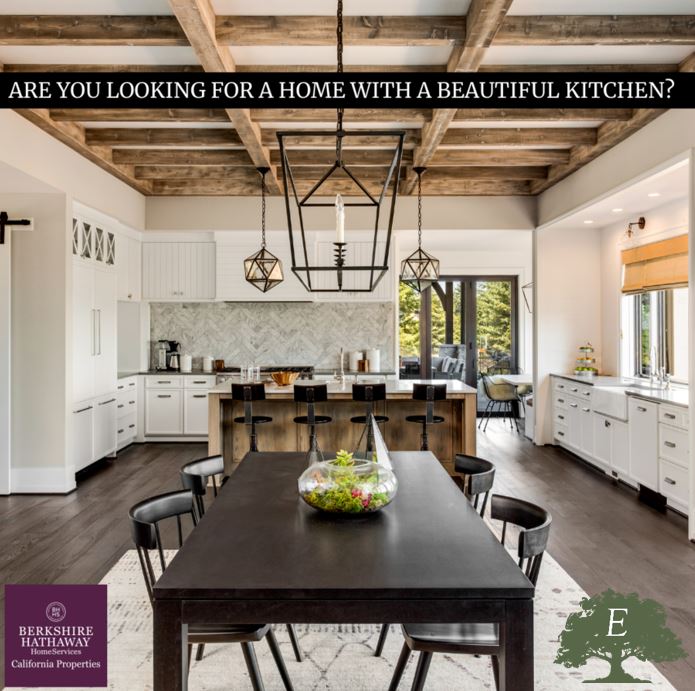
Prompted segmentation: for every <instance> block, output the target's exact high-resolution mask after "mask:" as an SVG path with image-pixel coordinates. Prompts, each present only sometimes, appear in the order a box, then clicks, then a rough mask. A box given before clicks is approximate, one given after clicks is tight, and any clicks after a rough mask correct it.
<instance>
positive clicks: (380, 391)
mask: <svg viewBox="0 0 695 691" xmlns="http://www.w3.org/2000/svg"><path fill="white" fill-rule="evenodd" d="M352 400H353V401H363V402H364V403H365V414H364V415H355V416H354V417H351V418H350V422H353V423H354V424H356V425H364V427H365V431H364V434H366V435H367V454H369V453H371V452H372V451H374V435H373V433H372V426H371V425H370V424H369V419H370V417H371V416H372V415H374V403H375V402H376V401H385V400H386V384H383V383H380V384H353V385H352ZM374 419H375V420H376V421H377V422H378V423H381V422H388V421H389V419H388V417H386V415H374Z"/></svg>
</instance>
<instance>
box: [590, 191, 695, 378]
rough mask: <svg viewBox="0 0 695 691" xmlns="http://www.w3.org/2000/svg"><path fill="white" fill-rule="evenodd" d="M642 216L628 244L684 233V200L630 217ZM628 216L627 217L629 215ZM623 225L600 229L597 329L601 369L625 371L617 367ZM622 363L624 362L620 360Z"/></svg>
mask: <svg viewBox="0 0 695 691" xmlns="http://www.w3.org/2000/svg"><path fill="white" fill-rule="evenodd" d="M642 215H644V217H645V219H646V221H647V227H646V228H645V229H644V230H642V231H638V233H639V234H638V236H637V241H636V242H635V243H633V244H632V246H637V245H644V244H647V243H649V242H656V241H658V240H665V239H666V238H669V237H674V236H676V235H683V234H684V233H687V232H688V200H687V199H680V200H678V201H675V202H671V203H669V204H665V205H664V206H660V207H658V208H656V209H651V210H649V211H645V212H642V211H640V210H639V209H636V210H635V212H634V214H633V215H632V217H634V218H635V219H637V218H639V217H640V216H642ZM632 217H631V218H632ZM625 228H626V224H625V223H624V222H620V223H614V224H612V225H609V226H606V227H604V228H602V229H601V231H600V235H601V332H602V341H603V348H602V352H601V356H602V366H603V367H602V372H604V373H605V374H621V373H622V374H625V371H621V367H620V351H621V343H622V339H621V310H620V306H621V302H622V293H621V292H620V291H621V280H622V262H621V259H620V253H621V251H622V250H623V249H624V248H625V243H624V235H625ZM624 364H625V363H624Z"/></svg>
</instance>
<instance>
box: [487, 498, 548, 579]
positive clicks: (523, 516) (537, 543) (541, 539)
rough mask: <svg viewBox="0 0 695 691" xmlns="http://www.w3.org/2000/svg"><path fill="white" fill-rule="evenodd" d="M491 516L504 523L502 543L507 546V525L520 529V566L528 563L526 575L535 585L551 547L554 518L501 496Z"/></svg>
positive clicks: (535, 508)
mask: <svg viewBox="0 0 695 691" xmlns="http://www.w3.org/2000/svg"><path fill="white" fill-rule="evenodd" d="M490 515H491V516H492V518H493V519H496V520H501V521H503V527H502V544H504V538H505V533H506V528H507V523H513V524H514V525H516V526H518V527H519V528H521V531H520V533H519V542H518V548H517V552H518V558H519V566H520V567H521V568H523V564H524V561H527V560H528V561H527V565H526V575H527V576H528V578H529V580H530V581H531V582H532V583H533V584H534V585H535V584H536V581H537V580H538V574H539V572H540V567H541V561H542V558H543V553H544V552H545V549H546V547H547V545H548V537H549V535H550V526H551V524H552V517H551V515H550V514H549V513H548V512H547V511H546V510H545V509H543V508H541V507H540V506H537V505H536V504H532V503H531V502H528V501H523V500H522V499H515V498H514V497H505V496H502V495H500V494H496V495H494V496H493V497H492V504H491V508H490Z"/></svg>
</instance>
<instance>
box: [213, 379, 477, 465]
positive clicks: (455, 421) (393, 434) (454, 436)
mask: <svg viewBox="0 0 695 691" xmlns="http://www.w3.org/2000/svg"><path fill="white" fill-rule="evenodd" d="M414 381H415V380H399V381H388V382H386V400H385V401H380V402H379V403H377V404H376V405H375V412H376V413H377V414H380V415H387V416H388V417H389V422H387V423H385V424H384V425H382V426H381V429H382V433H383V435H384V440H385V442H386V445H387V446H388V448H389V449H391V450H393V451H413V450H417V449H419V448H420V434H421V427H420V425H416V424H413V423H410V422H406V421H405V417H406V415H416V414H424V412H425V403H424V402H423V401H413V400H412V390H413V383H414ZM418 381H423V380H418ZM433 383H438V384H441V383H442V381H441V380H437V381H436V382H433ZM327 384H328V401H327V402H326V403H319V404H317V413H318V414H321V415H330V416H331V417H332V418H333V422H331V423H329V424H325V425H319V427H318V434H319V444H320V445H321V449H322V450H324V451H336V450H338V449H347V450H353V449H354V448H355V447H356V446H357V443H358V440H359V438H360V435H361V433H362V427H361V426H360V425H355V424H353V423H351V422H350V418H351V417H352V416H354V415H362V414H363V413H364V405H363V404H361V403H355V402H353V400H352V382H350V381H348V382H345V383H344V384H341V383H340V382H333V381H330V382H327ZM446 384H447V400H445V401H440V402H437V403H436V404H435V414H436V415H441V416H442V417H443V418H444V419H445V422H444V423H442V424H439V425H432V426H431V427H430V428H429V441H430V450H431V451H432V453H434V455H435V456H436V457H437V458H438V459H439V460H440V461H441V463H442V465H444V467H445V468H446V469H447V470H449V471H451V470H453V462H454V455H455V454H457V453H467V454H473V455H474V454H475V451H476V444H475V432H476V430H475V419H476V390H475V389H473V388H472V387H470V386H467V385H466V384H464V383H463V382H460V381H458V380H447V381H446ZM208 405H209V439H208V452H209V454H210V455H211V456H212V455H215V454H219V453H221V454H222V455H223V456H224V460H225V467H226V470H227V472H231V471H232V470H233V468H234V465H235V464H236V463H239V462H240V461H241V460H242V458H243V457H244V455H245V454H246V452H247V451H248V447H249V441H248V431H247V429H246V428H245V426H244V425H243V424H237V423H234V421H233V419H234V418H235V417H241V416H243V414H244V412H243V404H241V403H239V402H238V401H233V400H232V394H231V381H226V382H224V383H222V384H218V385H217V386H216V387H215V388H214V389H212V390H211V391H210V392H209V400H208ZM253 412H254V415H268V416H270V417H272V418H273V421H272V422H270V423H268V424H264V425H258V427H257V433H258V448H259V449H260V450H261V451H305V450H306V449H308V447H309V438H308V431H307V428H306V427H305V426H303V425H297V424H295V423H294V422H293V418H294V417H295V416H297V415H304V414H305V413H306V407H305V406H303V405H302V404H299V403H295V402H294V400H293V390H292V386H288V387H279V386H276V385H275V384H274V383H270V384H266V400H265V401H255V402H254V404H253Z"/></svg>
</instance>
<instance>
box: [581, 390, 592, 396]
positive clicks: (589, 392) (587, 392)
mask: <svg viewBox="0 0 695 691" xmlns="http://www.w3.org/2000/svg"><path fill="white" fill-rule="evenodd" d="M582 395H583V396H591V391H582Z"/></svg>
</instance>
